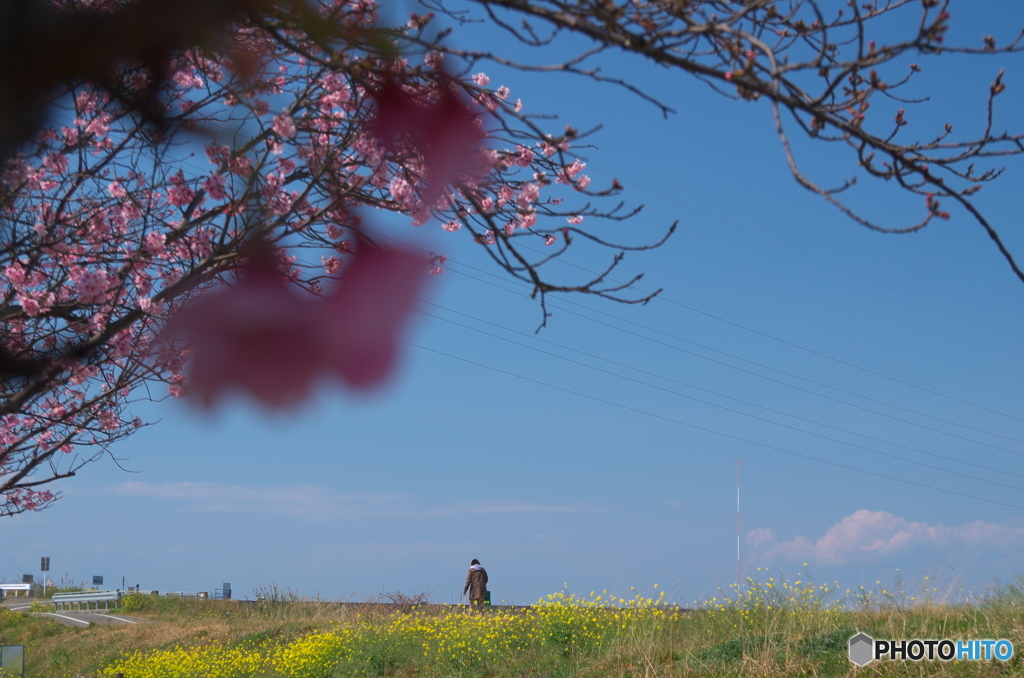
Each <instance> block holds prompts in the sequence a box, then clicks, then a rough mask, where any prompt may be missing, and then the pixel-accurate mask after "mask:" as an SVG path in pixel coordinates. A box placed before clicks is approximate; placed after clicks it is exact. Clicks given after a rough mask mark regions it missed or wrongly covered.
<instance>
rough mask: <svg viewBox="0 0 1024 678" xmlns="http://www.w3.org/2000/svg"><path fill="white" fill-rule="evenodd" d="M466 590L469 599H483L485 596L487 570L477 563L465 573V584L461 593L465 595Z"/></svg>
mask: <svg viewBox="0 0 1024 678" xmlns="http://www.w3.org/2000/svg"><path fill="white" fill-rule="evenodd" d="M476 568H479V569H476ZM466 591H469V599H470V600H483V599H484V598H486V597H487V570H485V569H484V568H482V567H480V566H479V565H474V566H473V567H471V568H469V574H467V575H466V586H465V587H464V588H463V589H462V595H466Z"/></svg>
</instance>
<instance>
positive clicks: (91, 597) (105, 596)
mask: <svg viewBox="0 0 1024 678" xmlns="http://www.w3.org/2000/svg"><path fill="white" fill-rule="evenodd" d="M111 601H113V603H114V607H117V606H118V605H119V604H120V603H121V591H81V592H79V593H55V594H53V609H54V610H55V611H56V610H57V609H58V608H57V606H58V605H60V608H59V609H61V610H65V609H68V608H66V607H65V605H70V606H71V608H70V609H72V610H74V609H75V605H76V604H77V605H78V609H79V610H81V609H82V603H85V609H87V610H90V609H92V605H93V604H95V605H96V609H97V610H98V609H100V603H103V609H105V610H109V609H110V603H111Z"/></svg>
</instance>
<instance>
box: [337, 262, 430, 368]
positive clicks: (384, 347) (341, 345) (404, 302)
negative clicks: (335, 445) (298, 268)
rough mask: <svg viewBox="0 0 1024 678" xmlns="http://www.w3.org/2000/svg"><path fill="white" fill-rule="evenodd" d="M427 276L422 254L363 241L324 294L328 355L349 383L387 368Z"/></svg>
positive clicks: (392, 359) (390, 363) (393, 358)
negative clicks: (337, 281)
mask: <svg viewBox="0 0 1024 678" xmlns="http://www.w3.org/2000/svg"><path fill="white" fill-rule="evenodd" d="M426 279H427V265H426V261H425V260H424V258H423V257H421V256H419V255H416V254H411V253H408V252H401V251H394V250H378V249H370V248H368V247H363V248H362V249H360V251H359V252H358V254H357V255H356V257H355V259H354V260H353V261H352V262H350V263H349V264H348V265H347V266H346V267H345V268H344V269H343V271H342V276H341V283H340V285H339V286H338V288H337V290H335V292H334V294H332V295H330V296H329V297H327V298H325V299H324V300H323V304H324V305H325V306H326V307H327V309H328V312H327V313H326V314H325V315H326V316H327V317H326V320H325V326H326V328H327V329H328V330H329V332H328V336H329V337H330V338H331V346H330V347H329V352H330V359H331V362H332V365H333V367H334V368H335V369H336V370H337V371H338V374H339V375H340V376H341V378H342V379H344V380H345V381H346V382H347V383H348V384H349V385H350V386H353V387H356V388H366V387H369V386H374V385H376V384H378V383H380V382H381V381H383V380H384V379H385V378H386V377H387V376H388V374H389V373H390V372H391V370H392V368H393V366H394V362H395V356H396V354H397V349H398V335H399V333H400V332H401V330H402V329H403V327H404V326H405V324H406V320H407V318H408V315H409V313H410V312H411V311H412V307H413V303H414V302H415V301H416V295H417V294H418V293H419V292H420V290H421V289H422V288H423V286H424V284H425V283H426Z"/></svg>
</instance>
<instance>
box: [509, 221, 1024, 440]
mask: <svg viewBox="0 0 1024 678" xmlns="http://www.w3.org/2000/svg"><path fill="white" fill-rule="evenodd" d="M723 223H724V222H723ZM741 230H742V229H741ZM769 242H772V241H769ZM519 247H521V248H522V249H524V250H529V251H530V252H533V253H534V254H539V255H543V254H544V253H543V252H541V251H540V250H537V249H534V248H532V247H528V246H526V245H519ZM780 247H782V245H780ZM555 261H557V262H559V263H561V264H565V265H566V266H572V267H573V268H578V269H579V270H581V271H585V272H586V273H590V274H592V275H600V273H599V272H597V271H592V270H590V269H589V268H586V267H584V266H580V265H579V264H574V263H572V262H571V261H566V260H565V259H564V258H562V257H559V258H557V259H555ZM840 270H842V269H840ZM851 275H854V274H851ZM605 280H608V281H609V282H613V283H618V284H620V285H621V284H624V283H623V282H622V281H621V280H616V279H614V278H610V277H606V278H605ZM869 282H870V281H869ZM878 284H881V283H878ZM625 289H631V290H636V291H637V292H639V293H641V294H644V295H649V294H651V292H650V291H648V290H642V289H640V288H639V287H637V286H636V285H629V286H628V287H626V288H625ZM897 291H898V290H897ZM913 298H916V297H913ZM654 300H655V301H657V300H661V301H663V302H665V303H668V304H672V305H674V306H678V307H679V308H684V309H686V310H687V311H691V312H693V313H697V314H700V315H702V316H705V317H707V318H711V319H712V320H717V321H718V322H721V323H724V324H726V325H731V326H733V327H736V328H739V329H741V330H744V331H746V332H750V333H751V334H756V335H758V336H760V337H764V338H765V339H771V340H772V341H777V342H779V343H780V344H784V345H786V346H789V347H791V348H795V349H798V350H800V351H804V352H805V353H810V354H811V355H815V356H818V357H819V358H825V359H826V360H831V361H832V362H835V363H838V364H840V365H845V366H846V367H852V368H853V369H855V370H860V371H861V372H866V373H867V374H871V375H874V376H876V377H881V378H883V379H888V380H889V381H892V382H895V383H897V384H902V385H903V386H909V387H911V388H915V389H917V390H919V391H923V392H924V393H930V394H931V395H936V396H939V397H940V398H946V399H947V400H952V401H953V402H956V403H960V404H961V405H969V406H971V407H976V408H978V409H979V410H984V411H985V412H990V413H991V414H998V415H999V416H1001V417H1006V418H1007V419H1013V420H1016V421H1022V422H1024V417H1017V416H1014V415H1012V414H1007V413H1006V412H1000V411H999V410H994V409H992V408H989V407H985V406H984V405H978V404H977V403H972V402H970V401H967V400H961V399H960V398H957V397H956V396H951V395H948V394H946V393H942V392H940V391H934V390H932V389H930V388H927V387H925V386H919V385H917V384H914V383H912V382H909V381H904V380H903V379H899V378H897V377H893V376H890V375H888V374H884V373H882V372H877V371H875V370H872V369H871V368H868V367H863V366H861V365H857V364H856V363H851V362H848V361H846V360H843V359H842V358H836V357H834V356H830V355H828V354H827V353H822V352H820V351H815V350H814V349H813V348H807V347H806V346H801V345H800V344H796V343H794V342H792V341H788V340H786V339H782V338H781V337H776V336H775V335H772V334H768V333H767V332H762V331H760V330H755V329H754V328H752V327H747V326H746V325H742V324H740V323H738V322H734V321H732V320H726V319H725V318H722V317H720V316H717V315H715V314H714V313H708V312H707V311H702V310H700V309H699V308H694V307H693V306H689V305H687V304H684V303H682V302H680V301H676V300H674V299H671V298H669V297H667V296H665V295H663V294H659V295H657V296H655V297H654ZM925 303H927V302H925ZM939 308H941V307H939ZM950 313H953V311H950ZM982 324H984V323H982ZM996 329H998V328H996ZM1014 336H1019V335H1014ZM812 383H814V382H812ZM829 388H832V387H829ZM836 390H840V389H836ZM844 392H845V391H844ZM852 395H856V394H852ZM860 397H863V396H860ZM883 404H884V403H883ZM1017 442H1021V441H1017Z"/></svg>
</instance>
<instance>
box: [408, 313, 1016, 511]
mask: <svg viewBox="0 0 1024 678" xmlns="http://www.w3.org/2000/svg"><path fill="white" fill-rule="evenodd" d="M419 312H420V313H422V314H423V315H426V316H430V317H431V318H437V319H438V320H442V321H444V322H447V323H451V324H453V325H456V326H458V327H462V328H465V329H468V330H472V331H474V332H479V333H480V334H483V335H485V336H488V337H493V338H495V339H499V340H501V341H505V342H508V343H510V344H514V345H516V346H522V347H523V348H527V349H529V350H531V351H536V352H538V353H542V354H544V355H547V356H551V357H554V358H558V359H560V360H565V361H566V362H570V363H573V364H574V365H580V366H581V367H586V368H589V369H592V370H595V371H597V372H602V373H604V374H610V375H612V376H614V377H618V378H619V379H625V380H626V381H631V382H633V383H636V384H641V385H642V386H647V387H648V388H653V389H657V390H659V391H664V392H665V393H670V394H672V395H676V396H679V397H680V398H686V399H688V400H692V401H694V402H698V403H701V404H703V405H709V406H711V407H717V408H719V409H722V410H725V411H726V412H732V413H734V414H738V415H740V416H743V417H749V418H751V419H755V420H757V421H761V422H764V423H766V424H773V425H775V426H779V427H782V428H786V429H789V430H791V431H796V432H797V433H803V434H805V435H809V436H814V437H815V438H821V439H822V440H827V441H829V442H833V443H838V444H840V445H846V446H848V447H852V448H855V449H858V450H863V451H865V452H871V453H873V454H878V455H881V456H883V457H889V458H890V459H897V460H899V461H903V462H906V463H908V464H914V465H917V466H923V467H925V468H930V469H932V470H935V471H941V472H942V473H949V474H951V475H955V476H960V477H961V478H968V479H970V480H977V481H978V482H982V483H988V484H990V485H997V486H999V487H1005V488H1008V489H1011V490H1017V491H1018V492H1024V488H1021V487H1016V486H1014V485H1007V484H1005V483H1000V482H997V481H994V480H987V479H985V478H979V477H977V476H972V475H968V474H966V473H960V472H959V471H952V470H950V469H945V468H942V467H941V466H933V465H932V464H926V463H924V462H920V461H915V460H913V459H907V458H906V457H901V456H899V455H896V454H889V453H888V452H882V451H880V450H875V449H872V448H870V447H865V446H863V445H857V444H856V443H851V442H847V441H845V440H840V439H838V438H832V437H830V436H826V435H822V434H820V433H815V432H813V431H808V430H806V429H802V428H799V427H796V426H790V425H789V424H783V423H781V422H778V421H772V420H771V419H765V418H764V417H759V416H757V415H754V414H750V413H748V412H742V411H740V410H736V409H733V408H731V407H726V406H724V405H719V404H717V403H713V402H710V401H707V400H702V399H701V398H695V397H694V396H690V395H686V394H685V393H679V392H678V391H673V390H672V389H668V388H664V387H662V386H656V385H654V384H650V383H648V382H645V381H641V380H639V379H633V378H632V377H627V376H625V375H622V374H616V373H615V372H611V371H609V370H604V369H601V368H600V367H595V366H593V365H587V364H586V363H581V362H579V361H577V360H573V359H572V358H566V357H565V356H560V355H557V354H554V353H550V352H548V351H544V350H542V349H539V348H536V347H534V346H528V345H526V344H523V343H520V342H518V341H513V340H511V339H507V338H505V337H501V336H499V335H497V334H492V333H490V332H485V331H484V330H480V329H477V328H475V327H470V326H468V325H463V324H462V323H457V322H455V321H453V320H448V319H447V318H442V317H441V316H437V315H434V314H433V313H428V312H426V311H422V310H421V311H419ZM924 454H929V455H931V453H930V452H925V453H924ZM931 456H939V455H931ZM992 470H995V469H992ZM997 472H998V471H997Z"/></svg>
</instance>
